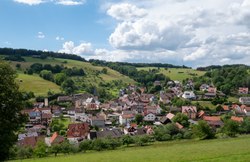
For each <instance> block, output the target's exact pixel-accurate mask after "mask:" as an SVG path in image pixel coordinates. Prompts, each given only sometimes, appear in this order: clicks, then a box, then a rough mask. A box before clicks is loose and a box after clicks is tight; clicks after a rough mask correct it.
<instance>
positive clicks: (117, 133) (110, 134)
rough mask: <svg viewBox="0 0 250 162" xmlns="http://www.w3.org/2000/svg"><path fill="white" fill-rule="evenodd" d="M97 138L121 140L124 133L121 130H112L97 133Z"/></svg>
mask: <svg viewBox="0 0 250 162" xmlns="http://www.w3.org/2000/svg"><path fill="white" fill-rule="evenodd" d="M96 135H97V138H105V137H112V138H119V137H121V136H122V135H123V132H122V131H121V130H120V129H112V130H103V131H98V132H96Z"/></svg>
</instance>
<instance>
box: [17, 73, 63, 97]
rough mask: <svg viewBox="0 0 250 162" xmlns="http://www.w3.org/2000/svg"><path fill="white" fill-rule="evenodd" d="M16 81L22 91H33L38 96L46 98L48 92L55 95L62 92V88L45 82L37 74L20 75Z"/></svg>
mask: <svg viewBox="0 0 250 162" xmlns="http://www.w3.org/2000/svg"><path fill="white" fill-rule="evenodd" d="M16 81H17V84H18V85H19V87H20V90H21V91H27V92H29V91H32V92H34V94H35V95H36V96H46V95H47V92H48V91H51V92H54V93H59V92H61V90H60V86H58V85H56V84H55V83H53V82H50V81H47V80H44V79H43V78H41V77H39V76H38V75H35V74H33V75H28V74H22V73H18V77H17V79H16Z"/></svg>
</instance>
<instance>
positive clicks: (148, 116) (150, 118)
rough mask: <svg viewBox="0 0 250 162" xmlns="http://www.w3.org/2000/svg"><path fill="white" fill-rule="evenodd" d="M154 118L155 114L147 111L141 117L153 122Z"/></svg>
mask: <svg viewBox="0 0 250 162" xmlns="http://www.w3.org/2000/svg"><path fill="white" fill-rule="evenodd" d="M155 119H156V116H155V114H154V113H151V112H149V113H147V114H144V118H143V120H144V121H149V122H153V121H155Z"/></svg>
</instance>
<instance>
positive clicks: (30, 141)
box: [17, 136, 45, 148]
mask: <svg viewBox="0 0 250 162" xmlns="http://www.w3.org/2000/svg"><path fill="white" fill-rule="evenodd" d="M44 139H45V137H44V136H31V137H24V138H23V139H22V140H19V141H18V142H17V146H20V147H31V148H35V146H36V144H37V142H38V141H44Z"/></svg>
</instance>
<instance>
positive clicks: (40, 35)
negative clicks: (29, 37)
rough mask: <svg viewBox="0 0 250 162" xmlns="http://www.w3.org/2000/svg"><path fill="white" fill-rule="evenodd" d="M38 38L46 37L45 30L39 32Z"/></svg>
mask: <svg viewBox="0 0 250 162" xmlns="http://www.w3.org/2000/svg"><path fill="white" fill-rule="evenodd" d="M37 38H39V39H44V38H45V35H44V34H43V32H38V33H37Z"/></svg>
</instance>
